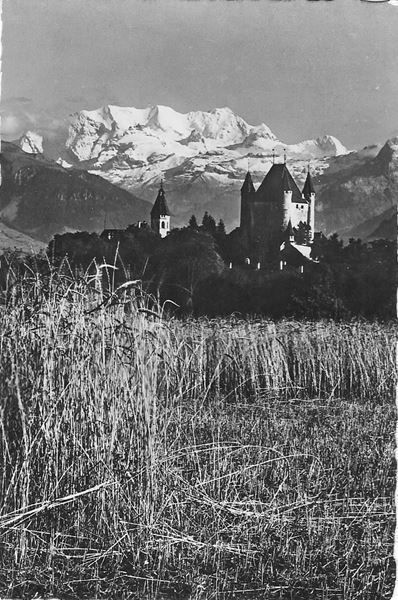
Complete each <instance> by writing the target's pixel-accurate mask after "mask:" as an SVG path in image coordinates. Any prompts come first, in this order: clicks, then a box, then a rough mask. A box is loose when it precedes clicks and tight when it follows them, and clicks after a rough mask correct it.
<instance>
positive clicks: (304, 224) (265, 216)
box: [240, 158, 315, 270]
mask: <svg viewBox="0 0 398 600" xmlns="http://www.w3.org/2000/svg"><path fill="white" fill-rule="evenodd" d="M314 219H315V189H314V186H313V183H312V179H311V174H310V171H309V169H308V173H307V178H306V180H305V183H304V187H303V190H302V191H301V192H300V190H299V188H298V186H297V184H296V182H295V181H294V179H293V177H292V175H291V174H290V172H289V169H288V168H287V166H286V158H285V161H284V162H283V163H276V164H275V163H274V164H273V165H272V167H271V169H270V170H269V171H268V173H267V175H266V176H265V178H264V180H263V182H262V183H261V185H260V186H259V188H258V189H257V190H256V189H255V187H254V184H253V180H252V177H251V174H250V171H248V172H247V174H246V177H245V180H244V182H243V185H242V188H241V215H240V233H241V236H242V239H243V241H244V244H245V247H246V248H247V254H248V257H247V258H246V261H247V262H248V264H250V263H253V262H254V263H256V264H264V263H265V264H267V265H268V266H270V267H272V266H275V267H277V266H279V268H280V269H283V268H284V267H285V266H286V265H287V264H290V265H292V266H295V267H300V270H302V269H303V265H304V264H305V263H307V262H308V261H309V260H310V253H311V244H312V242H313V239H314Z"/></svg>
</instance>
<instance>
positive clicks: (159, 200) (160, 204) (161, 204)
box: [151, 183, 170, 219]
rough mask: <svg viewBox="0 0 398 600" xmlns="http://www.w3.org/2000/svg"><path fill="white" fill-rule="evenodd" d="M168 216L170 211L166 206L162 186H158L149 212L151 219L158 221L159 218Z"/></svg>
mask: <svg viewBox="0 0 398 600" xmlns="http://www.w3.org/2000/svg"><path fill="white" fill-rule="evenodd" d="M165 215H170V211H169V209H168V206H167V202H166V197H165V194H164V189H163V184H162V183H161V184H160V188H159V191H158V195H157V197H156V200H155V203H154V205H153V207H152V210H151V217H152V218H153V219H158V218H159V217H160V216H165Z"/></svg>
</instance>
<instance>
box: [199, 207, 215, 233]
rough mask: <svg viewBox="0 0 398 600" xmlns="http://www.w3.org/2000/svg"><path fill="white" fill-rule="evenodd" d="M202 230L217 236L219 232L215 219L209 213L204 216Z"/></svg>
mask: <svg viewBox="0 0 398 600" xmlns="http://www.w3.org/2000/svg"><path fill="white" fill-rule="evenodd" d="M202 230H203V231H206V232H207V233H210V234H211V235H215V234H216V232H217V225H216V222H215V220H214V218H213V217H212V216H211V215H209V213H208V212H207V211H206V212H205V214H204V215H203V219H202Z"/></svg>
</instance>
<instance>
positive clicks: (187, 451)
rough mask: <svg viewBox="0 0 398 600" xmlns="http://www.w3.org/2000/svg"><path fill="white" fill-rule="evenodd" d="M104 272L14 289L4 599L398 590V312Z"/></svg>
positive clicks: (2, 347) (0, 311)
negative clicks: (118, 281) (330, 310)
mask: <svg viewBox="0 0 398 600" xmlns="http://www.w3.org/2000/svg"><path fill="white" fill-rule="evenodd" d="M92 283H93V282H91V281H89V278H88V277H86V278H83V279H80V280H77V279H74V278H73V277H69V276H67V275H65V274H64V275H62V276H60V275H58V274H57V273H56V272H54V273H53V274H52V275H50V276H49V277H42V276H39V275H36V274H35V273H34V272H32V273H31V274H30V276H25V277H24V279H21V280H16V281H12V278H11V276H10V279H9V281H8V282H7V281H6V282H5V284H4V291H3V295H2V299H1V306H0V411H1V413H0V424H1V430H0V596H5V595H6V596H8V597H11V596H14V597H18V598H22V597H33V596H34V595H35V594H36V596H37V597H45V596H50V595H57V596H58V597H61V598H93V597H96V596H97V597H104V598H118V599H122V598H167V599H171V598H175V599H177V598H179V599H188V598H192V599H196V600H202V599H203V600H204V599H213V598H214V599H215V598H217V599H219V598H220V599H228V598H242V599H243V598H256V599H258V598H265V599H268V598H270V599H271V598H280V599H286V600H287V599H288V598H293V599H305V598H316V599H333V600H335V599H336V600H337V599H341V600H354V599H355V600H359V599H364V600H365V599H369V600H370V599H372V600H376V599H384V598H390V597H391V593H392V588H393V585H394V575H395V566H394V562H393V558H392V553H393V535H394V526H395V518H394V503H393V496H394V487H395V460H394V447H395V444H394V431H395V420H396V414H395V406H394V389H395V378H396V374H395V347H394V344H395V339H396V327H395V325H394V324H391V323H390V324H377V323H366V322H353V323H334V322H313V323H309V322H302V323H301V322H292V321H281V322H268V321H265V320H256V319H252V320H243V319H239V318H237V317H231V318H230V319H226V320H186V321H182V320H177V319H174V318H171V317H170V316H169V317H168V316H167V315H166V309H165V308H163V309H162V310H160V309H159V310H158V309H156V308H154V306H153V305H149V304H148V302H146V300H145V298H143V297H142V296H140V294H137V290H138V284H134V283H132V284H131V285H130V286H128V285H127V286H125V287H124V288H123V289H119V290H118V291H117V292H115V293H114V295H113V296H111V297H109V298H108V299H107V296H106V295H105V294H104V292H103V290H102V289H101V288H100V289H99V286H98V285H97V287H95V286H94V285H92ZM166 308H167V307H166Z"/></svg>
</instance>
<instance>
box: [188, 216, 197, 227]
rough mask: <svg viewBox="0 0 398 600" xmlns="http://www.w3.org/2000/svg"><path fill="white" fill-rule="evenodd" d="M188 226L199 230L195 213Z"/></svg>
mask: <svg viewBox="0 0 398 600" xmlns="http://www.w3.org/2000/svg"><path fill="white" fill-rule="evenodd" d="M188 227H189V228H190V229H193V230H194V231H199V225H198V222H197V220H196V217H195V215H192V217H191V218H190V219H189V223H188Z"/></svg>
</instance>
